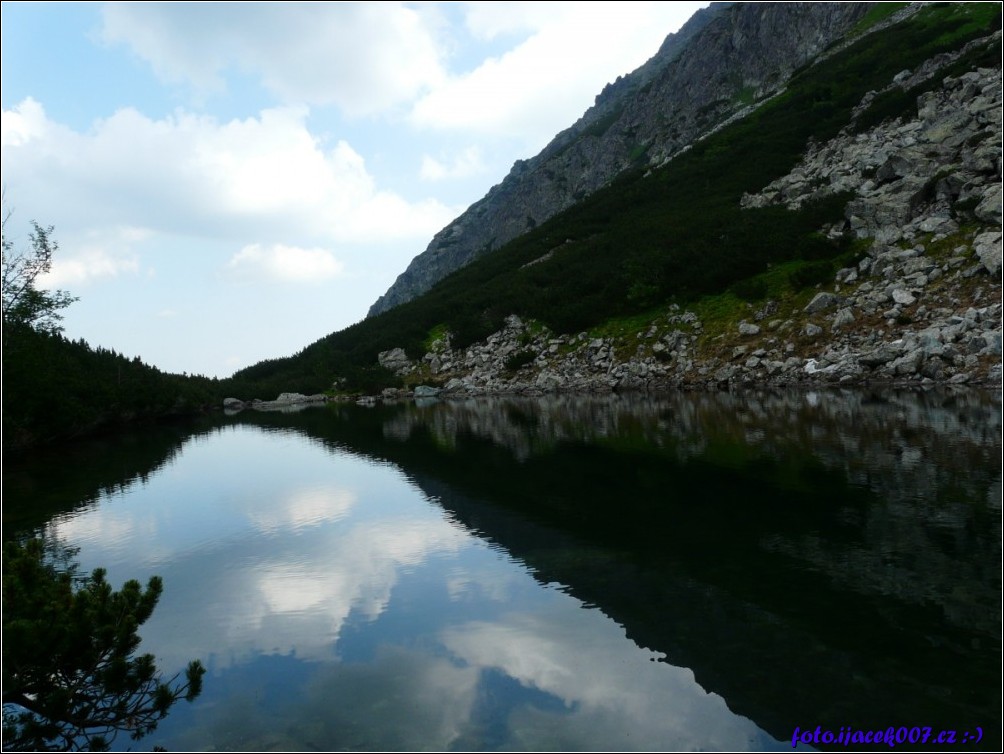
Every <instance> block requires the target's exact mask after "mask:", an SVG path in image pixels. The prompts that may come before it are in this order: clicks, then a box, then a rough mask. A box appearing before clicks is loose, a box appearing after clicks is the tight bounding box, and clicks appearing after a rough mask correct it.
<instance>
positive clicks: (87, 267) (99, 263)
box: [38, 249, 139, 288]
mask: <svg viewBox="0 0 1004 754" xmlns="http://www.w3.org/2000/svg"><path fill="white" fill-rule="evenodd" d="M123 272H132V273H136V272H139V261H138V260H137V259H136V258H135V257H131V258H125V259H121V258H116V257H114V256H112V255H111V254H109V253H108V252H106V251H104V250H103V249H91V250H87V251H84V252H82V253H79V254H77V255H76V256H74V257H71V258H70V259H55V260H53V263H52V269H51V270H50V271H49V272H48V274H46V275H43V276H41V277H40V278H39V280H38V282H39V287H42V288H61V287H63V286H78V285H83V284H86V283H91V282H94V281H95V280H97V279H99V278H107V277H117V276H118V275H120V274H121V273H123Z"/></svg>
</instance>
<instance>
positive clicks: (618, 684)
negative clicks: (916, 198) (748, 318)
mask: <svg viewBox="0 0 1004 754" xmlns="http://www.w3.org/2000/svg"><path fill="white" fill-rule="evenodd" d="M4 516H5V529H6V531H8V532H9V531H11V530H13V529H22V530H26V529H36V530H41V531H44V533H45V534H46V535H48V536H49V537H53V538H56V539H58V540H60V541H61V542H62V543H64V544H66V545H68V546H72V547H75V548H79V553H78V556H77V560H78V561H79V563H80V564H81V566H82V567H83V568H84V569H85V570H90V569H92V568H95V567H98V566H102V567H106V568H107V569H108V572H109V578H110V580H111V581H112V582H113V583H114V584H120V583H121V582H122V581H124V580H126V579H128V578H138V579H141V580H143V581H145V580H146V579H147V578H148V577H149V576H151V575H154V574H159V575H161V576H162V577H163V579H164V583H165V590H164V595H163V597H162V599H161V602H160V604H159V606H158V608H157V610H156V611H155V613H154V615H153V617H152V618H151V619H150V621H149V622H148V623H147V624H146V625H145V626H144V627H143V630H142V636H143V644H142V649H143V651H148V652H152V653H154V654H155V655H156V656H157V658H158V661H159V664H160V666H161V667H162V668H164V669H165V670H166V671H168V672H171V673H173V672H176V671H177V670H179V669H181V668H182V667H183V666H184V665H185V664H186V663H187V661H188V660H190V659H193V658H201V659H202V660H203V662H204V663H205V664H206V666H207V668H208V672H207V675H206V679H205V690H204V692H203V694H202V696H201V697H200V698H199V699H198V700H197V701H196V702H194V703H193V704H185V703H183V702H182V703H179V704H178V705H177V706H176V707H175V708H174V710H173V711H172V713H171V715H170V716H169V717H168V718H167V719H166V720H164V721H163V722H162V723H161V725H160V727H159V729H158V730H157V731H156V732H155V733H154V734H153V735H151V736H149V737H148V738H147V739H145V740H144V741H142V742H140V743H139V744H135V743H133V742H130V741H129V740H127V739H126V738H125V737H120V739H119V740H118V741H117V742H116V743H117V744H118V745H119V746H122V747H125V746H129V745H133V746H139V747H140V748H145V749H149V748H150V747H151V746H153V745H160V746H163V747H165V748H166V749H168V750H174V751H178V750H186V749H197V750H204V749H228V750H235V749H239V750H258V749H263V750H269V749H284V750H330V749H355V750H391V749H405V750H417V749H440V750H442V749H461V750H469V749H475V750H488V749H524V750H556V749H557V750H582V749H608V748H610V749H647V750H651V749H684V750H694V749H781V748H790V747H791V736H792V732H793V731H794V729H795V727H796V726H799V727H801V728H803V729H805V728H811V729H815V727H816V726H817V725H821V726H823V727H824V728H826V727H830V728H832V729H833V730H835V731H839V729H840V728H841V727H842V726H852V727H854V728H861V729H865V728H878V727H881V728H885V727H887V726H890V725H894V726H899V725H906V726H923V725H931V726H935V727H938V726H941V727H946V728H952V729H956V730H958V731H960V737H961V732H962V731H974V730H975V729H976V727H977V726H979V727H980V728H981V729H982V730H983V733H984V739H983V743H982V744H981V745H980V747H979V748H994V747H999V745H1000V728H1001V713H1000V704H1001V685H1000V682H1001V675H1000V663H1001V654H1000V629H1001V401H1000V396H999V395H991V394H983V393H978V392H973V391H965V392H955V393H945V392H937V393H907V392H894V391H875V392H867V391H841V392H837V391H834V392H818V393H749V394H741V395H740V394H720V395H712V394H680V395H675V396H667V397H662V398H626V397H616V396H614V397H605V398H589V399H587V398H541V399H520V400H517V399H511V400H509V399H481V400H471V401H465V402H431V403H427V404H424V405H423V404H421V403H420V404H415V403H402V404H399V405H387V406H379V407H376V408H363V407H357V406H354V405H349V406H327V407H321V408H314V409H309V410H305V411H302V412H298V413H286V414H280V413H274V414H255V413H243V414H239V415H236V416H231V417H220V418H217V419H214V420H212V421H205V422H202V423H199V424H197V425H192V426H186V427H179V426H172V427H168V428H162V429H156V430H150V431H148V432H142V433H133V434H125V435H122V436H118V437H115V438H110V439H106V440H103V441H101V442H92V443H86V444H80V445H77V446H73V447H72V448H69V449H61V450H60V451H59V452H58V453H54V454H47V455H41V456H37V457H35V458H33V459H29V460H27V461H25V462H23V463H21V464H19V465H17V466H14V467H10V468H5V473H4ZM907 748H908V747H907ZM921 748H923V747H921ZM927 748H928V749H929V748H930V747H927ZM967 748H968V749H969V750H973V747H972V746H969V747H967Z"/></svg>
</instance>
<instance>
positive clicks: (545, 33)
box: [410, 2, 704, 148]
mask: <svg viewBox="0 0 1004 754" xmlns="http://www.w3.org/2000/svg"><path fill="white" fill-rule="evenodd" d="M701 5H704V4H702V3H642V2H639V3H627V2H618V3H584V4H579V3H576V4H571V3H569V4H565V3H558V4H546V3H519V4H514V5H513V6H512V7H510V4H508V3H505V4H503V5H498V4H488V5H482V4H480V3H476V4H472V5H471V6H470V10H469V12H468V16H467V25H468V28H469V29H470V31H471V32H472V33H473V34H475V35H477V36H480V37H482V38H486V39H491V38H494V37H496V36H498V35H501V34H505V33H512V32H515V31H519V30H525V29H529V30H532V32H533V33H532V34H531V35H530V36H529V37H528V38H527V39H526V40H525V41H523V42H522V43H521V44H519V45H518V46H516V47H514V48H513V49H511V50H509V51H508V52H506V53H505V54H503V55H501V56H498V57H493V58H489V59H487V60H485V61H484V62H482V63H481V65H479V66H478V67H477V68H476V69H475V70H473V71H470V72H469V73H466V74H464V75H461V76H454V77H453V78H451V79H450V80H449V81H447V82H446V83H444V84H443V85H441V86H438V87H436V88H435V89H434V90H432V91H431V92H429V93H428V94H426V95H425V96H423V97H422V99H420V100H419V101H418V102H417V104H416V105H415V107H414V108H413V110H412V113H411V116H410V117H411V121H412V122H413V123H414V124H416V125H418V126H421V127H427V128H434V129H444V130H458V131H468V132H470V131H473V132H480V133H484V134H491V135H501V136H519V137H523V138H525V139H526V140H527V143H528V144H532V145H533V146H534V147H535V148H539V147H541V146H543V144H544V143H546V141H547V140H548V139H549V138H550V137H551V136H553V135H554V134H555V133H557V132H558V131H559V130H561V129H563V128H566V127H567V126H569V125H570V124H571V123H572V122H573V121H574V120H575V119H576V118H577V117H578V116H579V115H581V114H582V113H583V112H584V111H585V110H586V109H587V108H588V107H589V106H590V105H591V104H592V103H593V98H594V97H595V95H596V94H597V93H598V92H599V91H600V90H601V89H602V88H603V86H604V85H605V84H606V83H608V82H610V81H613V80H614V79H615V78H617V76H619V75H621V74H626V73H629V72H630V71H632V70H634V69H635V68H637V67H638V66H640V65H641V64H642V63H644V62H645V61H646V60H647V59H648V58H650V57H651V56H652V55H654V54H655V52H656V50H658V48H659V46H660V44H661V43H662V41H663V40H664V39H665V37H666V35H667V34H668V33H669V32H670V31H673V30H675V29H677V28H678V27H679V26H680V25H681V24H682V23H683V22H685V21H686V20H687V18H689V16H690V15H692V14H693V13H694V11H695V10H696V9H697V8H698V7H700V6H701ZM537 6H541V7H537Z"/></svg>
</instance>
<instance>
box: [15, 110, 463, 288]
mask: <svg viewBox="0 0 1004 754" xmlns="http://www.w3.org/2000/svg"><path fill="white" fill-rule="evenodd" d="M307 116H308V111H307V109H306V108H304V107H281V108H274V109H269V110H264V111H262V112H261V113H260V114H259V115H258V116H257V117H251V118H245V119H242V120H231V121H228V122H219V121H218V120H216V119H215V118H212V117H209V116H201V115H193V114H191V113H187V112H184V111H177V112H175V113H174V114H173V115H170V116H168V117H165V118H163V119H159V120H155V119H151V118H148V117H147V116H145V115H142V114H141V113H139V112H137V111H136V110H134V109H131V108H125V109H122V110H119V111H117V112H116V113H114V114H113V115H111V116H110V117H108V118H105V119H103V120H99V121H97V122H95V124H94V125H93V127H92V128H91V129H90V130H89V131H88V132H86V133H78V132H76V131H73V130H71V129H69V128H66V127H65V126H62V125H60V124H58V123H55V122H54V121H51V120H49V119H48V118H47V117H46V115H45V112H44V110H43V109H42V107H41V105H39V104H38V103H37V102H35V101H34V100H31V99H26V100H24V101H23V102H21V103H20V104H19V105H17V106H16V107H14V108H13V109H12V110H10V111H5V112H4V115H3V117H4V128H5V131H4V146H3V160H2V164H3V181H4V183H5V185H7V186H12V187H14V189H15V190H16V194H17V200H18V205H19V206H18V212H19V214H20V213H21V211H22V210H24V211H25V213H26V214H25V216H26V217H40V218H46V217H47V216H49V213H51V212H52V209H51V208H52V207H58V208H59V211H60V215H59V218H58V225H59V227H60V229H61V230H62V231H65V230H67V229H71V230H73V229H82V228H87V229H95V228H115V227H143V228H146V229H148V231H147V232H150V231H153V232H156V233H160V234H170V235H172V236H182V237H184V236H189V237H215V238H220V239H231V240H235V241H238V242H240V243H247V242H248V241H255V242H258V243H261V244H279V243H281V244H289V245H297V246H307V245H314V244H317V245H325V244H327V243H331V242H337V243H346V242H351V243H362V244H365V243H380V242H385V241H390V240H400V239H414V240H415V241H424V240H426V239H428V238H429V237H431V236H432V234H433V233H435V232H436V231H438V230H439V229H440V228H442V227H443V226H444V225H445V224H446V223H447V222H449V221H450V220H451V219H452V218H453V217H454V216H455V215H456V213H457V210H456V209H455V208H449V207H446V206H445V205H443V204H442V203H440V202H438V201H436V200H434V199H427V200H423V201H419V202H409V201H408V200H406V199H404V198H403V197H401V196H399V195H397V194H394V193H392V192H388V191H384V190H381V189H380V188H379V187H378V186H377V185H376V182H375V180H374V178H373V177H372V176H371V175H370V174H369V172H368V170H367V167H366V164H365V161H364V160H363V158H362V156H361V155H360V154H359V153H358V152H356V151H355V150H354V149H353V148H352V147H351V146H350V145H349V144H348V143H347V142H345V141H338V142H336V143H335V144H334V146H333V147H331V148H328V147H327V146H326V144H325V142H324V141H323V140H322V139H320V138H319V137H317V136H315V135H314V134H313V133H311V131H310V130H309V129H308V127H307V125H306V118H307ZM8 123H9V124H10V125H11V129H10V131H9V132H8V131H7V130H6V129H7V126H8ZM305 242H306V243H305ZM327 269H328V270H329V271H330V269H331V268H330V266H329V267H328V268H327Z"/></svg>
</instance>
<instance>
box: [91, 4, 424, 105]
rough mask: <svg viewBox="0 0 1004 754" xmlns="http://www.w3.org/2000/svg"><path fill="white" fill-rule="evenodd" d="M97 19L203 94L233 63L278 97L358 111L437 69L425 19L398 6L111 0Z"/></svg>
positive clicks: (404, 94)
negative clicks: (115, 0)
mask: <svg viewBox="0 0 1004 754" xmlns="http://www.w3.org/2000/svg"><path fill="white" fill-rule="evenodd" d="M102 16H103V28H102V36H103V38H104V40H105V41H106V42H108V43H123V44H125V45H127V46H128V47H129V48H130V49H131V50H132V51H133V53H134V54H136V55H137V56H139V57H140V58H142V59H143V60H145V61H147V62H148V63H149V64H150V65H151V66H152V67H153V69H154V71H155V72H156V74H157V75H158V76H159V77H160V78H161V79H163V80H165V81H169V82H172V83H188V84H190V85H192V86H193V87H195V89H196V90H197V91H198V92H200V93H201V94H203V95H205V94H211V93H215V92H220V91H223V90H224V89H225V88H226V83H225V75H226V74H227V73H228V72H230V71H233V70H236V71H240V72H245V73H251V74H252V75H255V76H257V77H259V78H260V80H261V82H262V83H263V85H264V86H265V87H266V88H267V89H268V90H269V91H270V92H272V93H273V94H274V95H275V96H277V97H279V98H280V100H281V101H283V102H287V103H308V104H335V105H338V106H339V107H340V108H342V109H343V111H345V112H346V113H348V114H350V115H365V114H372V113H375V112H379V111H381V110H384V109H386V108H389V107H393V106H394V105H397V104H399V103H402V102H408V101H410V100H412V99H413V98H414V97H415V96H416V95H418V94H419V93H420V92H421V91H423V90H424V89H426V88H428V87H430V86H432V85H435V84H436V83H438V82H439V81H441V80H442V78H443V76H444V72H443V69H442V67H441V63H440V53H439V51H438V49H437V45H436V42H435V38H434V35H433V29H432V28H431V24H430V22H429V20H428V19H426V17H425V16H423V14H422V13H421V12H420V11H419V10H418V9H415V8H412V7H408V6H406V5H403V4H401V3H379V4H377V3H243V4H237V5H235V4H231V3H182V4H175V3H142V4H133V3H109V4H107V5H106V6H104V8H103V11H102Z"/></svg>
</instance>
